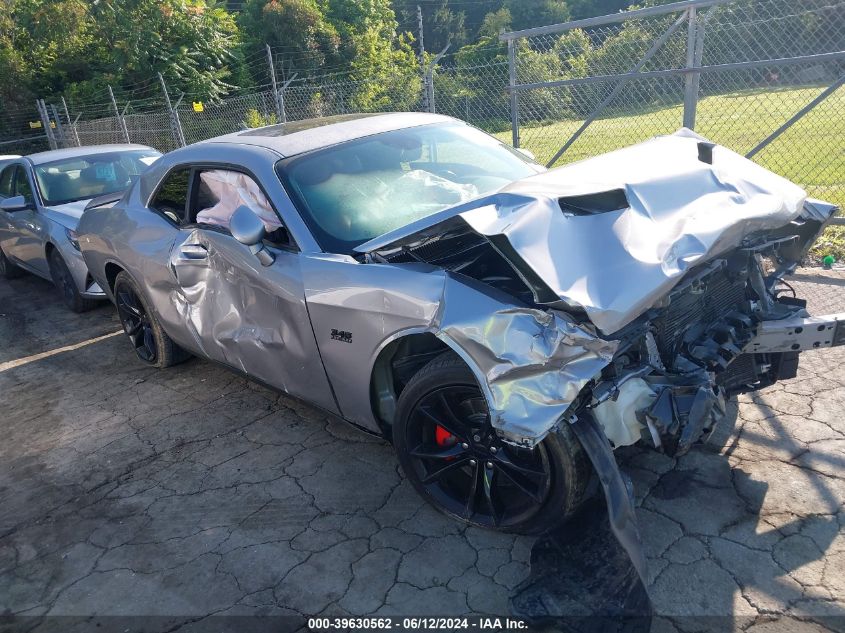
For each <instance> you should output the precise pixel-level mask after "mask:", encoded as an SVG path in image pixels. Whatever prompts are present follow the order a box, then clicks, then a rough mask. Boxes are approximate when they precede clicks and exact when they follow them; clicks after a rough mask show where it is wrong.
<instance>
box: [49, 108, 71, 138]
mask: <svg viewBox="0 0 845 633" xmlns="http://www.w3.org/2000/svg"><path fill="white" fill-rule="evenodd" d="M50 110H52V112H53V118H54V119H55V120H56V133H57V134H58V138H59V139H61V144H62V147H67V146H68V142H67V137H66V136H65V126H64V125H62V119H61V117H60V116H59V111H58V110H56V106H55V104H52V103H51V104H50Z"/></svg>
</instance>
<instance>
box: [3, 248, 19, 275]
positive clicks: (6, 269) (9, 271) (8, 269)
mask: <svg viewBox="0 0 845 633" xmlns="http://www.w3.org/2000/svg"><path fill="white" fill-rule="evenodd" d="M22 274H23V270H21V269H20V268H18V267H17V266H15V265H14V264H13V263H12V262H10V261H9V259H8V258H7V257H6V255H5V254H4V253H3V251H2V250H0V277H2V278H4V279H14V278H15V277H20V276H21V275H22Z"/></svg>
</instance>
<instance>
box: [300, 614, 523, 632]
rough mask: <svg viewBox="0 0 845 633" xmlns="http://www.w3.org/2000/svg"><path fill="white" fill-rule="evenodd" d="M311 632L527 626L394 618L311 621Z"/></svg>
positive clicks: (508, 621) (490, 620) (493, 620)
mask: <svg viewBox="0 0 845 633" xmlns="http://www.w3.org/2000/svg"><path fill="white" fill-rule="evenodd" d="M308 628H309V629H310V630H312V631H330V630H351V629H360V630H383V631H390V630H392V631H416V630H440V631H450V630H461V629H463V630H478V631H500V630H503V629H505V630H514V631H515V630H526V629H527V628H528V623H527V622H525V621H524V620H521V619H518V618H497V617H475V618H437V617H419V618H414V617H403V618H402V619H401V620H400V619H398V618H391V617H361V618H309V619H308Z"/></svg>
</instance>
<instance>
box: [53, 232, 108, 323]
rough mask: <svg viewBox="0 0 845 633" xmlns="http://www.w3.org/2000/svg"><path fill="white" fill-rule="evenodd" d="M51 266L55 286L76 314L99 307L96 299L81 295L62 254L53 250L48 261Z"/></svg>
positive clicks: (65, 302)
mask: <svg viewBox="0 0 845 633" xmlns="http://www.w3.org/2000/svg"><path fill="white" fill-rule="evenodd" d="M48 262H49V264H50V276H51V277H52V278H53V285H55V286H56V288H57V289H58V291H59V293H60V294H61V296H62V301H63V302H64V304H65V305H66V306H67V307H68V308H70V309H71V310H72V311H74V312H76V313H80V312H87V311H88V310H91V309H93V308H96V307H97V306H98V305H99V302H98V301H97V300H96V299H86V298H85V297H83V296H82V295H81V294H80V293H79V288H77V287H76V282H75V281H74V280H73V275H71V273H70V269H69V268H68V267H67V264H66V263H65V260H64V258H63V257H62V254H61V253H60V252H59V251H58V250H57V249H55V248H54V249H53V250H51V251H50V257H49V259H48Z"/></svg>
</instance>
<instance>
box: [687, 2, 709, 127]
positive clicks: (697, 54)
mask: <svg viewBox="0 0 845 633" xmlns="http://www.w3.org/2000/svg"><path fill="white" fill-rule="evenodd" d="M688 11H689V27H688V29H687V68H701V58H702V56H703V54H704V22H705V19H704V18H706V15H705V16H704V17H702V18H700V17H699V15H698V13H697V12H696V9H695V7H690V8H689V9H688ZM700 84H701V72H700V71H699V72H691V73H687V74H686V75H685V76H684V127H686V128H689V129H691V130H692V129H695V111H696V108H697V106H698V88H699V85H700Z"/></svg>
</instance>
